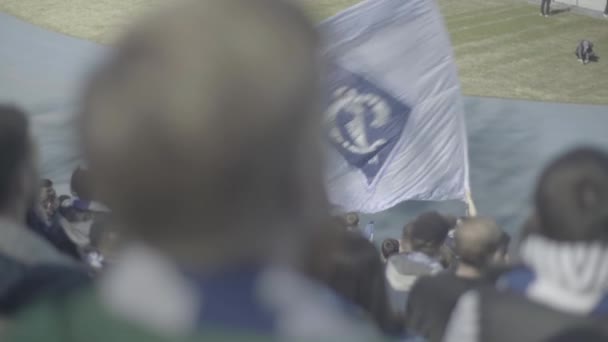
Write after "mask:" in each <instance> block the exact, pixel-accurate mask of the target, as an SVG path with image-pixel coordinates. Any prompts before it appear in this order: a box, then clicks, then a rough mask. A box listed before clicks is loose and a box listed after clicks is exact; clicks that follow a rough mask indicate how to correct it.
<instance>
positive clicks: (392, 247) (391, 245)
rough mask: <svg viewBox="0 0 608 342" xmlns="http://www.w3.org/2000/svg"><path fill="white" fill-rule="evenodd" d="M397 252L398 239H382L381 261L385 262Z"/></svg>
mask: <svg viewBox="0 0 608 342" xmlns="http://www.w3.org/2000/svg"><path fill="white" fill-rule="evenodd" d="M396 254H399V240H397V239H384V241H382V262H384V263H386V262H387V261H388V259H389V258H390V257H392V256H393V255H396Z"/></svg>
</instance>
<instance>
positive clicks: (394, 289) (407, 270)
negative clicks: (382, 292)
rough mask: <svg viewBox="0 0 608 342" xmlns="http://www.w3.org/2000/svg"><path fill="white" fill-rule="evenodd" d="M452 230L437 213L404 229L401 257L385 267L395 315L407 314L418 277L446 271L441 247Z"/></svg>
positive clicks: (424, 216) (418, 218)
mask: <svg viewBox="0 0 608 342" xmlns="http://www.w3.org/2000/svg"><path fill="white" fill-rule="evenodd" d="M450 229H451V226H450V223H449V222H448V221H447V220H445V219H444V217H443V216H441V215H440V214H439V213H437V212H428V213H424V214H422V215H420V216H418V217H417V218H416V219H415V220H414V221H413V222H411V223H410V224H408V225H406V226H405V227H404V228H403V234H402V238H401V253H400V254H397V255H394V256H393V257H391V258H390V259H389V260H388V262H387V264H386V278H387V280H388V283H389V285H390V292H389V293H390V297H391V298H390V302H391V305H392V306H393V310H394V311H395V312H397V313H403V312H404V311H405V303H406V301H407V296H408V293H409V291H410V289H411V287H412V285H413V284H414V283H415V282H416V280H417V279H418V277H420V276H423V275H429V274H435V273H438V272H440V271H442V270H443V267H442V265H441V261H440V256H441V247H442V245H443V243H444V242H445V239H446V237H447V235H448V232H449V230H450Z"/></svg>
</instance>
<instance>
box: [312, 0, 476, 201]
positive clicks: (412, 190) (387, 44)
mask: <svg viewBox="0 0 608 342" xmlns="http://www.w3.org/2000/svg"><path fill="white" fill-rule="evenodd" d="M320 29H321V32H323V33H324V37H325V40H326V41H325V50H324V55H325V56H326V57H327V60H328V61H329V65H328V71H327V83H328V84H327V86H328V88H329V89H327V96H328V98H327V101H328V104H327V105H328V107H327V108H328V109H327V123H328V129H329V136H330V140H331V142H332V146H333V148H332V149H331V151H330V161H329V172H328V189H329V195H330V199H331V200H332V202H333V203H334V204H336V205H338V206H340V207H342V208H343V209H345V210H355V211H361V212H368V213H370V212H378V211H381V210H384V209H387V208H390V207H392V206H394V205H396V204H398V203H400V202H402V201H404V200H410V199H411V200H448V199H463V200H465V198H466V194H467V192H468V191H469V181H468V160H467V159H468V158H467V142H466V130H465V123H464V113H463V105H462V98H461V93H460V84H459V82H458V75H457V70H456V66H455V64H454V58H453V54H452V49H451V44H450V40H449V37H448V34H447V31H446V29H445V26H444V23H443V19H442V17H441V14H440V13H439V9H438V7H437V4H436V3H435V1H434V0H368V1H364V2H362V3H360V4H358V5H356V6H354V7H352V8H350V9H347V10H346V11H344V12H342V13H340V14H338V15H336V16H334V17H332V18H330V19H328V20H326V21H325V22H323V23H321V25H320Z"/></svg>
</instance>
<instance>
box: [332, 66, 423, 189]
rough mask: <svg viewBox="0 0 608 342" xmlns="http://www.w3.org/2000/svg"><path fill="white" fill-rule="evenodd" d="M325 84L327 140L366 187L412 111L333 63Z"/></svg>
mask: <svg viewBox="0 0 608 342" xmlns="http://www.w3.org/2000/svg"><path fill="white" fill-rule="evenodd" d="M328 82H329V84H328V86H329V89H328V91H329V93H328V95H329V104H328V107H327V112H326V117H327V121H328V126H329V137H330V140H331V142H332V144H333V145H334V146H335V148H336V149H337V150H338V152H340V154H342V156H343V157H344V158H345V159H346V161H347V162H348V163H349V164H350V165H351V166H354V167H356V168H358V169H360V170H361V171H362V172H363V174H365V176H366V178H367V182H368V184H370V183H372V182H373V180H374V179H375V177H376V175H377V174H378V172H379V171H380V169H381V168H382V165H384V163H385V162H386V160H387V159H388V157H389V156H390V154H391V152H392V151H393V149H394V148H395V145H396V144H397V142H398V141H399V138H400V137H401V134H402V133H403V129H404V128H405V125H406V123H407V120H408V118H409V115H410V113H411V111H412V109H411V108H410V107H409V106H408V105H406V104H405V103H403V102H401V101H400V100H398V99H396V98H395V97H394V96H392V95H391V94H389V93H388V92H387V91H385V90H383V89H381V88H380V87H378V86H377V85H375V84H374V83H372V82H370V81H369V80H367V79H365V78H364V77H363V76H361V75H358V74H356V73H353V72H350V71H348V70H346V69H344V68H342V67H340V66H338V65H337V64H333V65H332V66H331V69H330V74H329V77H328Z"/></svg>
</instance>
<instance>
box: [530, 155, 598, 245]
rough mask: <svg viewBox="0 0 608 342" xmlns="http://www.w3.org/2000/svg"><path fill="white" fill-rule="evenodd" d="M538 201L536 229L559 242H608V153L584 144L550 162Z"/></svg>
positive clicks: (536, 202)
mask: <svg viewBox="0 0 608 342" xmlns="http://www.w3.org/2000/svg"><path fill="white" fill-rule="evenodd" d="M535 204H536V215H537V216H536V219H537V222H536V223H537V225H538V226H537V227H536V229H535V232H536V233H538V234H540V235H542V236H544V237H546V238H548V239H551V240H554V241H558V242H592V241H598V242H601V243H603V244H606V243H608V155H607V154H605V153H604V152H601V151H599V150H596V149H591V148H581V149H577V150H574V151H571V152H569V153H566V154H564V155H563V156H561V157H559V158H558V159H557V160H555V161H553V162H552V163H550V164H549V165H548V166H547V167H546V168H545V170H544V171H543V173H542V174H541V177H540V180H539V182H538V186H537V188H536V196H535Z"/></svg>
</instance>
